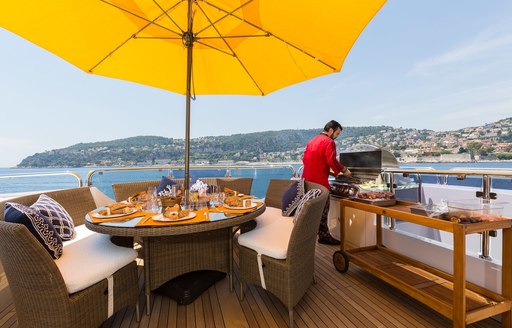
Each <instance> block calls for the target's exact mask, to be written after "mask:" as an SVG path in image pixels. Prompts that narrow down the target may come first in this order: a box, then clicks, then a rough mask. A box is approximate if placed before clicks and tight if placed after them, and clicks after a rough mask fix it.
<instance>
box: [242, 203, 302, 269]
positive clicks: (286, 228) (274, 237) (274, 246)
mask: <svg viewBox="0 0 512 328" xmlns="http://www.w3.org/2000/svg"><path fill="white" fill-rule="evenodd" d="M269 208H271V207H267V209H266V210H265V212H264V213H263V214H265V213H266V212H267V211H268V209H269ZM279 212H281V210H280V209H279ZM281 216H282V213H279V217H280V218H279V219H278V220H276V221H275V222H273V223H270V224H266V225H264V226H261V227H258V226H257V227H256V228H255V229H254V230H251V231H249V232H246V233H243V234H241V235H240V236H239V237H238V243H239V244H240V245H242V246H245V247H247V248H250V249H253V250H255V251H256V252H257V253H258V254H263V255H267V256H270V257H273V258H275V259H279V260H282V259H286V255H287V253H288V242H289V241H290V236H291V234H292V230H293V221H292V218H291V217H283V218H281ZM256 221H258V220H257V219H256ZM258 225H259V222H258Z"/></svg>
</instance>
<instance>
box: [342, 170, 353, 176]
mask: <svg viewBox="0 0 512 328" xmlns="http://www.w3.org/2000/svg"><path fill="white" fill-rule="evenodd" d="M343 175H344V176H346V177H349V176H352V172H350V170H349V169H347V170H346V171H345V172H343Z"/></svg>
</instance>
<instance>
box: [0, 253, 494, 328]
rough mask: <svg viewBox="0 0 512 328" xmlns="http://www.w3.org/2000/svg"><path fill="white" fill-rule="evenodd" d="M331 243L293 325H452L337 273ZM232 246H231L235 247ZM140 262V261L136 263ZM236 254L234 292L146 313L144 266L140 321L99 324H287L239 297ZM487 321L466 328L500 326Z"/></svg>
mask: <svg viewBox="0 0 512 328" xmlns="http://www.w3.org/2000/svg"><path fill="white" fill-rule="evenodd" d="M338 249H339V248H338V247H336V246H327V245H320V244H318V245H317V249H316V267H315V275H316V284H313V285H311V287H310V288H309V290H308V292H307V293H306V295H305V296H304V298H303V299H302V300H301V301H300V303H299V304H298V305H297V306H296V308H295V325H296V327H298V328H301V327H302V328H316V327H329V328H330V327H349V328H359V327H403V328H409V327H431V328H439V327H452V321H451V320H448V319H446V318H445V317H443V316H442V315H440V314H438V313H436V312H435V311H433V310H431V309H430V308H428V307H426V306H424V305H423V304H421V303H420V302H418V301H416V300H414V299H413V298H411V297H409V296H407V295H406V294H404V293H402V292H401V291H399V290H398V289H396V288H394V287H392V286H390V285H388V284H387V283H385V282H383V281H382V280H380V279H378V278H375V277H374V276H372V275H371V274H369V273H367V272H365V271H364V270H362V269H361V268H359V267H358V266H357V265H354V264H351V265H350V268H349V270H348V272H347V273H345V274H341V273H339V272H338V271H336V269H335V268H334V265H333V264H332V254H333V253H334V251H336V250H338ZM235 250H236V249H235ZM141 264H142V263H141ZM237 265H238V259H237V258H236V257H235V277H234V278H235V291H234V292H229V286H228V279H227V278H226V279H223V280H221V281H219V282H217V283H216V284H215V285H214V286H212V287H211V288H210V289H208V290H207V291H206V292H205V293H203V294H202V295H201V296H200V297H199V298H198V299H196V300H195V301H194V302H193V303H192V304H190V305H178V304H177V303H176V302H175V301H174V300H172V299H170V298H167V297H164V296H160V295H157V294H152V296H151V302H152V306H153V311H152V313H151V315H150V316H147V315H146V314H145V297H144V289H143V281H144V279H143V276H142V275H143V270H142V267H141V270H139V272H140V276H139V289H140V297H139V300H140V306H141V321H140V322H137V321H136V320H135V310H134V308H133V307H129V308H126V309H124V310H121V311H119V312H118V313H116V314H115V315H114V316H113V317H111V318H110V319H109V320H107V321H106V322H105V323H104V324H103V325H102V326H101V327H102V328H118V327H132V328H135V327H139V328H150V327H151V328H164V327H177V328H182V327H184V328H195V327H198V328H199V327H201V328H202V327H204V328H209V327H212V328H221V327H227V328H231V327H233V328H238V327H250V328H253V327H269V328H273V327H288V311H287V310H286V309H285V307H284V306H283V305H282V304H281V303H280V302H279V300H277V299H276V298H275V297H273V296H272V295H271V294H269V293H267V292H266V291H265V290H263V289H261V288H259V287H255V286H250V285H249V286H247V287H246V288H245V298H244V300H243V301H242V302H240V301H239V300H238V295H239V294H240V287H239V286H240V285H239V282H238V271H237ZM500 326H501V325H500V323H499V322H498V321H496V320H493V319H486V320H483V321H480V322H477V323H474V324H472V325H470V326H469V327H480V328H484V327H485V328H493V327H500ZM7 327H18V323H17V321H16V311H15V308H14V305H13V304H10V305H9V306H7V307H6V308H5V309H0V328H7Z"/></svg>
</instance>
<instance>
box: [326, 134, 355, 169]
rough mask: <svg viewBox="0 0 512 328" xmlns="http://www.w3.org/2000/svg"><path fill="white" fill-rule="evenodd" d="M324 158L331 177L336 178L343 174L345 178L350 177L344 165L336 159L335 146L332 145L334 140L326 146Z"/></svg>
mask: <svg viewBox="0 0 512 328" xmlns="http://www.w3.org/2000/svg"><path fill="white" fill-rule="evenodd" d="M325 156H326V159H327V163H328V164H329V167H330V168H331V170H332V171H333V173H334V174H331V175H333V176H338V175H339V174H340V173H343V175H346V176H350V175H351V172H350V170H349V169H348V168H346V167H345V165H343V164H341V163H340V161H338V159H337V158H336V157H337V156H336V144H335V143H334V140H333V141H332V142H331V143H330V144H329V145H328V146H327V148H326V151H325Z"/></svg>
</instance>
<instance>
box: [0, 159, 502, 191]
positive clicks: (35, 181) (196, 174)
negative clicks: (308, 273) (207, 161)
mask: <svg viewBox="0 0 512 328" xmlns="http://www.w3.org/2000/svg"><path fill="white" fill-rule="evenodd" d="M292 166H293V167H294V168H295V171H296V172H297V170H298V168H299V167H300V166H301V164H300V163H297V164H293V165H292ZM400 168H403V169H409V168H418V169H424V168H432V169H434V170H449V169H453V168H460V169H470V168H473V169H474V168H479V169H488V170H491V171H492V170H496V171H497V170H506V171H512V162H474V163H405V164H404V163H402V164H401V166H400ZM102 169H108V168H90V167H79V168H37V169H18V168H0V195H2V194H11V193H18V192H29V191H44V190H55V189H65V188H74V187H78V181H77V179H76V178H75V177H73V176H71V175H59V176H41V177H25V178H2V177H6V176H14V175H16V176H17V175H36V174H45V173H58V172H66V171H68V172H74V173H77V174H79V175H80V176H81V180H82V181H83V184H84V185H85V184H86V181H85V180H86V178H87V175H88V173H89V172H90V171H91V170H96V171H100V170H102ZM172 173H173V176H174V177H176V178H183V174H184V172H183V170H173V172H172ZM227 173H228V172H227V170H226V169H225V168H219V169H215V168H214V169H193V170H191V171H190V175H191V178H192V183H193V182H195V181H196V180H197V178H200V177H224V176H226V174H227ZM168 174H169V171H168V170H158V169H155V170H144V171H142V170H140V171H138V170H128V171H115V172H108V171H107V172H104V173H103V174H98V173H96V174H94V175H93V176H92V180H91V181H92V185H93V186H95V187H97V188H99V189H100V190H101V191H103V192H104V193H105V194H107V195H108V196H109V197H112V198H113V197H114V195H113V192H112V183H120V182H128V181H144V180H158V179H160V178H161V177H162V176H164V175H168ZM229 174H230V175H231V176H232V177H251V178H253V179H254V181H253V185H252V194H254V195H255V196H257V197H264V196H265V191H266V190H267V186H268V182H269V180H270V179H290V178H292V171H291V170H290V169H289V168H286V167H284V166H282V167H272V166H269V167H268V168H264V169H260V168H258V169H256V168H250V167H248V168H243V167H238V168H237V169H230V170H229ZM413 179H415V177H413ZM422 181H423V182H425V183H441V184H443V183H445V182H446V183H447V184H450V185H463V186H474V187H480V186H481V184H482V179H481V177H479V176H476V177H467V178H466V179H464V180H457V179H456V177H448V179H447V180H444V179H440V178H439V177H436V176H429V175H424V176H422ZM492 187H493V188H498V189H512V179H510V178H507V179H501V178H493V183H492Z"/></svg>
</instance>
